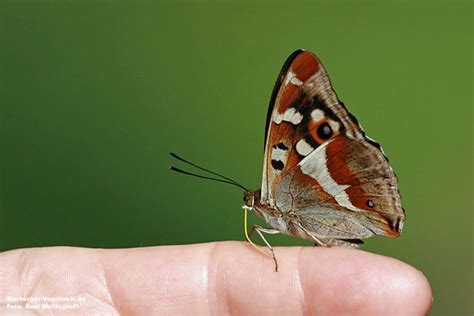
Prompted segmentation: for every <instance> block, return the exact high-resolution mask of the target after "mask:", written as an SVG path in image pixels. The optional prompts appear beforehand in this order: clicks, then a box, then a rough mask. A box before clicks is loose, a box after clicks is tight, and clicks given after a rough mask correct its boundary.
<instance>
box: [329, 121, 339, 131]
mask: <svg viewBox="0 0 474 316" xmlns="http://www.w3.org/2000/svg"><path fill="white" fill-rule="evenodd" d="M329 126H331V128H332V130H333V131H338V130H339V122H337V121H332V120H331V121H329Z"/></svg>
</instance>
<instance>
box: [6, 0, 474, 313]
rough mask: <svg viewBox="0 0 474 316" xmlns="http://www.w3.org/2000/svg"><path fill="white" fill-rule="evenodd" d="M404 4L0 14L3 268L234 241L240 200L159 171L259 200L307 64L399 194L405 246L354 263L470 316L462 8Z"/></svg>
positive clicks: (374, 243)
mask: <svg viewBox="0 0 474 316" xmlns="http://www.w3.org/2000/svg"><path fill="white" fill-rule="evenodd" d="M413 3H414V1H412V2H410V3H408V2H405V3H403V4H402V3H399V4H396V3H393V2H392V3H391V4H384V5H377V4H375V2H373V3H365V4H360V3H359V4H355V3H354V4H351V2H341V1H339V2H334V3H332V2H331V3H330V2H329V1H320V2H318V3H315V4H310V3H309V2H308V3H300V4H296V3H295V2H292V4H291V5H290V4H283V3H280V4H275V3H273V4H271V5H270V4H266V3H264V2H260V3H258V4H256V3H253V4H251V3H249V2H246V3H244V2H242V3H241V2H237V1H233V2H228V3H223V2H209V1H208V2H197V1H195V2H187V3H184V2H183V3H175V4H174V3H171V2H168V3H158V2H153V3H151V2H135V3H132V2H128V3H127V2H121V3H115V2H108V1H104V2H100V3H99V2H92V1H87V2H85V1H84V2H80V1H64V2H60V1H51V2H46V1H37V2H32V3H27V2H24V1H22V2H21V3H18V2H16V3H15V2H14V1H12V2H9V1H7V2H5V1H3V2H2V3H1V5H0V80H1V85H0V89H1V90H0V120H1V121H0V131H1V133H0V141H1V155H0V168H1V169H0V171H1V174H0V176H1V178H0V250H8V249H13V248H18V247H33V246H50V245H71V246H86V247H138V246H149V245H164V244H181V243H198V242H207V241H216V240H229V239H233V240H242V238H243V232H242V216H243V214H242V210H241V208H240V206H241V204H242V200H241V199H242V192H240V191H238V190H236V189H235V188H233V187H229V186H226V185H219V184H217V183H209V182H203V181H201V180H197V179H193V178H188V177H185V176H182V175H179V174H174V173H172V172H170V171H169V170H168V167H169V166H170V165H171V164H174V163H175V162H174V161H172V160H171V158H170V157H169V156H168V153H169V152H170V151H176V152H177V153H180V154H182V155H183V156H185V157H187V158H188V159H190V160H192V161H195V162H198V163H202V164H204V165H205V166H208V167H210V168H213V169H215V170H217V171H220V172H222V173H224V174H226V175H228V176H230V177H235V178H237V179H238V180H240V181H241V182H243V184H244V185H246V186H250V187H253V188H257V187H259V185H260V175H261V167H262V154H263V153H262V147H263V135H264V126H265V116H266V111H267V105H268V100H269V97H270V93H271V90H272V88H273V84H274V82H275V78H276V75H277V74H278V71H279V70H280V67H281V65H282V63H283V62H284V60H285V59H286V57H287V56H288V55H289V54H290V53H291V52H292V51H293V50H295V49H297V48H300V47H302V48H306V49H308V50H311V51H314V52H316V53H317V54H318V55H319V57H320V58H321V60H322V61H323V63H324V64H325V66H326V68H327V70H328V72H329V74H330V76H331V79H332V82H333V84H334V86H335V89H336V91H337V92H338V94H339V97H340V98H341V99H342V100H343V101H344V102H345V104H346V105H347V106H348V108H349V109H350V110H351V111H352V113H354V114H355V115H356V116H357V117H358V118H359V120H360V121H361V122H362V124H363V126H364V128H365V129H366V131H367V132H368V134H369V135H370V136H371V137H373V138H375V139H376V140H378V141H379V142H381V143H382V145H383V147H384V149H385V151H386V153H387V155H388V156H389V157H390V161H391V163H392V166H393V167H394V169H395V170H396V172H397V174H398V176H399V178H400V190H401V192H402V198H403V203H404V207H405V209H406V211H407V216H408V218H407V222H406V226H405V230H404V233H403V236H402V237H401V238H399V239H398V240H392V239H387V238H373V239H371V240H369V241H367V243H366V246H365V249H366V250H368V251H372V252H377V253H381V254H385V255H388V256H393V257H396V258H399V259H401V260H403V261H406V262H408V263H410V264H412V265H414V266H415V267H417V268H418V269H420V270H422V271H423V272H424V273H425V274H426V275H427V277H428V279H429V280H430V282H431V284H432V286H433V289H434V309H433V315H447V314H449V315H467V314H472V313H473V307H472V294H473V293H472V291H473V288H472V284H473V277H472V253H473V242H472V241H473V240H472V226H473V225H472V210H473V202H472V196H471V194H472V177H473V174H472V158H473V157H472V152H473V146H472V135H473V134H472V106H473V103H472V86H473V80H472V69H473V65H472V57H473V52H472V46H473V34H472V27H473V22H472V21H473V6H472V2H464V4H462V3H460V2H458V3H457V4H453V2H448V1H446V3H445V4H440V3H438V4H436V5H428V4H426V2H424V3H419V4H413ZM272 240H273V243H274V244H277V245H295V244H307V243H305V242H302V241H298V240H295V239H292V238H289V237H275V238H272ZM315 264H317V263H315Z"/></svg>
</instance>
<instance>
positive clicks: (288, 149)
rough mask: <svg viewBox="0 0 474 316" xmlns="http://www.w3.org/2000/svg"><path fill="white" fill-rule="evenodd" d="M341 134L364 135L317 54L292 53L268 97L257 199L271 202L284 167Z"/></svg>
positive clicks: (362, 136) (288, 167)
mask: <svg viewBox="0 0 474 316" xmlns="http://www.w3.org/2000/svg"><path fill="white" fill-rule="evenodd" d="M341 133H345V134H347V135H348V136H350V137H352V138H355V139H364V134H363V132H362V131H361V130H360V128H359V126H358V123H357V121H356V120H355V118H354V117H353V116H352V115H351V114H350V113H349V112H348V111H347V110H346V109H345V107H344V105H342V103H341V102H340V101H339V100H338V99H337V96H336V94H335V92H334V90H333V89H332V86H331V83H330V81H329V78H328V76H327V74H326V71H325V69H324V67H323V65H322V64H321V62H320V61H319V59H318V58H317V57H316V56H315V55H314V54H313V53H311V52H307V51H303V50H298V51H296V52H294V53H293V54H292V55H291V56H290V57H289V58H288V59H287V61H286V62H285V64H284V66H283V68H282V70H281V72H280V75H279V76H278V79H277V83H276V84H275V88H274V90H273V94H272V98H271V100H270V107H269V115H268V117H267V134H266V143H265V158H264V166H263V176H262V189H261V202H262V203H264V204H270V205H274V202H275V201H274V191H275V188H276V184H277V183H278V182H279V179H280V178H281V175H282V174H284V173H285V170H289V169H290V168H291V167H293V166H295V165H297V164H298V163H299V162H300V161H301V160H302V159H303V158H304V157H306V156H307V155H308V154H309V153H310V152H312V151H313V150H314V149H316V148H317V147H318V146H320V145H321V144H323V143H324V142H326V141H328V140H329V139H332V138H334V137H337V136H338V135H340V134H341Z"/></svg>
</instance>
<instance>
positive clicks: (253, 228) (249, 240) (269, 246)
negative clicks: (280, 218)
mask: <svg viewBox="0 0 474 316" xmlns="http://www.w3.org/2000/svg"><path fill="white" fill-rule="evenodd" d="M247 213H248V209H246V208H244V233H245V239H246V240H247V241H248V243H249V244H250V245H252V246H253V247H254V248H255V249H257V250H258V251H260V252H261V253H263V254H264V255H265V256H268V253H266V252H265V251H263V250H262V249H261V248H260V247H259V246H258V245H256V244H254V242H253V241H252V240H251V239H250V236H249V235H251V234H252V232H253V231H254V230H256V231H257V232H258V234H259V235H260V237H261V238H262V240H263V241H264V242H265V244H266V245H267V247H268V248H269V249H270V251H271V252H272V258H273V261H274V262H275V271H278V262H277V260H276V257H275V252H274V251H273V247H272V246H271V245H270V244H269V243H268V241H267V240H266V239H265V237H263V234H262V233H261V232H260V229H263V230H266V231H267V232H268V233H269V234H276V233H279V231H275V232H273V231H272V232H269V231H271V229H267V228H263V227H260V226H258V225H254V226H253V227H252V230H251V231H250V234H249V233H248V231H247V218H248V215H247Z"/></svg>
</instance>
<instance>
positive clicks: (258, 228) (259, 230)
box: [249, 225, 281, 272]
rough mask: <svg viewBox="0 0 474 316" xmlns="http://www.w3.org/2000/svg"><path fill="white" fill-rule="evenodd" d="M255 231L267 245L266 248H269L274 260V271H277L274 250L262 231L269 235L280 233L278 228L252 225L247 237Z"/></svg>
mask: <svg viewBox="0 0 474 316" xmlns="http://www.w3.org/2000/svg"><path fill="white" fill-rule="evenodd" d="M254 231H256V232H257V234H258V235H259V236H260V238H262V240H263V242H264V243H265V245H266V246H267V247H268V249H270V251H271V253H272V258H273V261H274V262H275V271H276V272H277V271H278V261H277V259H276V257H275V251H274V250H273V247H272V245H270V243H269V242H268V241H267V239H266V238H265V236H263V233H266V234H271V235H275V234H279V233H281V232H280V231H279V230H276V229H271V228H264V227H262V226H259V225H253V226H252V229H251V230H250V234H249V237H250V236H252V233H253V232H254Z"/></svg>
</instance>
